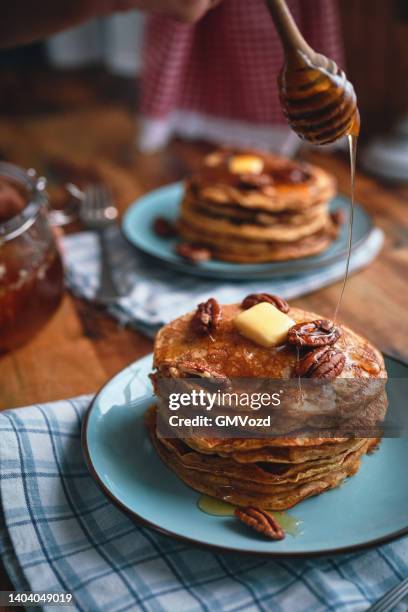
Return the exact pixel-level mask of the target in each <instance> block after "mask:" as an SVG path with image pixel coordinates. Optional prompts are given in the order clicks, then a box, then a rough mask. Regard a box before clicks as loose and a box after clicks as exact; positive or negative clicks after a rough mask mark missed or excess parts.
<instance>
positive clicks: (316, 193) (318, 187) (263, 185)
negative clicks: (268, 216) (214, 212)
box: [187, 149, 336, 212]
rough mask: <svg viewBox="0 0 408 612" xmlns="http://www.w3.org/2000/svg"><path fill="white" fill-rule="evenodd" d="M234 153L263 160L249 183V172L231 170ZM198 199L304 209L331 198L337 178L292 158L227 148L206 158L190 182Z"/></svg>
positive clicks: (274, 208) (269, 208)
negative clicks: (252, 180) (247, 174)
mask: <svg viewBox="0 0 408 612" xmlns="http://www.w3.org/2000/svg"><path fill="white" fill-rule="evenodd" d="M235 155H248V156H254V157H256V158H259V159H261V160H262V162H263V166H264V168H263V170H262V172H261V173H259V174H257V179H256V182H255V183H253V184H252V185H251V182H249V183H248V182H246V181H245V179H247V180H248V176H243V175H244V174H246V173H242V174H239V173H233V172H231V171H230V169H229V166H230V161H231V158H232V157H233V156H235ZM187 189H188V190H191V191H192V193H193V194H194V197H195V199H196V200H197V201H202V202H203V201H209V202H213V203H217V204H219V205H223V204H235V205H237V206H239V207H242V208H246V209H254V208H259V209H262V210H264V211H269V212H277V211H283V210H288V209H290V210H303V209H305V208H308V207H309V206H310V205H312V204H314V203H315V202H316V201H318V200H319V201H322V200H326V201H327V200H329V199H330V198H332V197H333V195H334V194H335V192H336V183H335V180H334V177H333V176H332V175H330V174H329V173H327V172H326V171H325V170H323V169H322V168H319V167H318V166H315V165H312V164H306V163H301V162H297V161H294V160H289V159H287V158H284V157H280V156H278V155H274V154H272V153H265V152H262V151H255V150H246V151H235V150H233V149H224V150H221V151H215V152H214V153H211V154H210V155H208V156H207V157H206V158H205V159H204V164H203V166H202V168H201V169H200V170H199V171H198V172H196V173H195V174H194V175H193V176H192V177H190V179H189V180H188V181H187Z"/></svg>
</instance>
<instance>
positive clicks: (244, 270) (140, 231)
mask: <svg viewBox="0 0 408 612" xmlns="http://www.w3.org/2000/svg"><path fill="white" fill-rule="evenodd" d="M182 195H183V185H182V183H173V184H171V185H166V186H165V187H161V188H160V189H155V190H154V191H151V192H150V193H148V194H146V195H144V196H143V197H141V198H140V199H139V200H136V202H134V203H133V204H132V205H131V206H130V207H129V208H128V210H127V212H126V214H125V216H124V218H123V222H122V229H123V233H124V235H125V236H126V238H127V239H128V240H129V242H131V244H133V245H134V246H135V247H137V248H138V249H139V250H140V251H142V252H143V253H146V254H147V255H150V256H152V257H155V258H156V259H158V260H160V262H161V263H165V264H166V265H168V266H171V267H173V268H176V269H177V270H181V271H183V272H187V273H189V274H195V275H199V276H207V277H212V278H223V279H235V280H245V279H251V280H253V279H254V278H272V277H274V276H290V275H293V274H299V273H300V272H305V271H309V270H316V269H318V268H322V267H324V266H327V265H329V264H331V263H334V262H336V261H339V260H341V259H344V258H345V256H346V254H347V249H348V225H347V224H343V226H342V229H341V231H340V235H339V237H338V238H337V240H335V241H334V242H333V244H332V245H331V246H330V247H329V248H328V249H327V250H326V251H324V253H322V254H320V255H314V256H313V257H303V258H302V259H295V260H290V261H279V262H272V263H261V264H234V263H228V262H224V261H217V260H210V261H206V262H202V263H200V264H191V263H188V262H187V261H185V260H184V259H182V258H181V257H179V256H178V255H177V254H176V253H175V246H176V244H177V240H176V239H174V238H173V239H167V238H166V239H164V238H160V237H159V236H157V235H156V234H155V233H154V232H153V229H152V226H153V222H154V220H155V218H156V217H165V218H167V219H169V220H170V221H175V220H176V219H177V217H178V215H179V206H180V201H181V198H182ZM330 207H331V210H336V209H338V208H341V209H344V211H345V213H346V215H347V216H346V218H348V214H349V208H350V200H348V199H347V198H344V197H342V196H336V197H335V198H334V199H333V200H332V202H331V205H330ZM371 228H372V222H371V219H370V217H369V216H368V215H367V213H366V212H365V211H364V210H363V209H362V208H361V207H360V206H358V205H356V206H355V212H354V224H353V249H355V248H356V247H357V246H358V245H359V244H361V243H362V242H363V241H364V240H365V239H366V238H367V237H368V235H369V233H370V230H371Z"/></svg>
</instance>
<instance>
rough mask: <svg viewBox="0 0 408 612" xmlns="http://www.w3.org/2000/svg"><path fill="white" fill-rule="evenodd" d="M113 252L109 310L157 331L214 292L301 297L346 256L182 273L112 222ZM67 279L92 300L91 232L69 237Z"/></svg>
mask: <svg viewBox="0 0 408 612" xmlns="http://www.w3.org/2000/svg"><path fill="white" fill-rule="evenodd" d="M383 241H384V236H383V232H382V231H381V230H379V229H373V230H372V231H371V233H370V235H369V236H368V238H367V240H366V241H364V243H363V244H361V245H360V246H359V247H358V248H357V249H355V250H354V251H353V253H352V256H351V262H350V271H351V272H355V271H357V270H359V269H360V268H363V267H364V266H366V265H368V264H369V263H370V262H371V261H372V260H373V259H374V258H375V257H376V256H377V254H378V253H379V251H380V250H381V247H382V245H383ZM110 244H111V249H110V254H111V258H112V265H113V269H114V274H115V279H116V282H117V284H118V287H119V288H120V292H121V294H122V295H124V296H125V297H121V298H119V299H118V300H117V302H115V303H114V304H112V305H110V306H109V308H108V310H109V312H110V313H111V314H112V315H113V316H114V317H116V318H117V319H118V320H119V321H120V322H121V323H123V324H130V325H133V326H134V327H136V328H138V329H140V330H142V331H144V332H145V333H147V334H148V335H154V333H155V331H156V330H157V329H158V328H159V327H161V326H162V325H163V324H164V323H168V322H169V321H171V320H172V319H174V318H176V317H177V316H179V315H181V314H184V313H185V312H187V311H188V310H192V309H193V308H195V306H196V305H197V304H198V303H199V302H202V301H204V300H207V299H208V298H209V297H215V298H217V299H218V300H219V302H222V303H224V304H227V303H232V302H237V301H240V300H242V298H243V297H244V296H245V295H248V294H249V293H254V292H256V293H259V292H269V293H275V294H277V295H281V296H282V297H284V298H286V299H290V298H295V297H299V296H301V295H305V294H307V293H311V292H312V291H316V290H317V289H320V288H321V287H325V286H327V285H330V284H331V283H333V282H335V281H337V280H339V279H341V278H343V275H344V270H345V262H344V261H341V262H339V263H335V264H332V265H330V266H328V267H326V268H323V269H320V270H315V271H313V272H307V273H305V272H303V273H302V274H300V275H299V276H293V277H287V278H276V279H273V280H257V281H253V282H232V281H218V280H213V279H205V278H200V277H194V276H189V275H187V274H180V272H175V271H173V270H170V269H168V268H166V267H164V266H163V265H161V264H160V263H158V262H156V261H154V260H153V259H148V258H146V257H145V256H142V255H140V254H139V253H138V252H137V251H136V250H135V249H134V248H133V247H131V246H130V245H129V244H128V243H127V242H126V240H125V239H124V238H123V237H122V236H121V235H120V233H119V231H118V230H116V229H115V228H112V235H111V241H110ZM64 251H65V258H64V259H65V265H66V279H67V283H68V286H69V287H70V288H71V290H72V291H73V292H74V293H75V294H76V295H78V296H80V297H84V298H86V299H88V300H92V298H93V297H94V296H95V293H96V290H97V286H98V278H99V245H98V241H97V239H96V236H95V235H94V234H93V233H92V232H81V233H79V234H74V235H71V236H67V237H65V238H64Z"/></svg>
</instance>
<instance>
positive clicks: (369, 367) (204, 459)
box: [146, 304, 387, 510]
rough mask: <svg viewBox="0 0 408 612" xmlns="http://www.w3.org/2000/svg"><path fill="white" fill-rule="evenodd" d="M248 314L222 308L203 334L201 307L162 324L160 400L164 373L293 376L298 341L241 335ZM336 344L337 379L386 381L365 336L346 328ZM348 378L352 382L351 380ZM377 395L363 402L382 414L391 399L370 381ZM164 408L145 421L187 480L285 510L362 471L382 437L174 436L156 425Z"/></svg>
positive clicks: (296, 314)
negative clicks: (339, 357)
mask: <svg viewBox="0 0 408 612" xmlns="http://www.w3.org/2000/svg"><path fill="white" fill-rule="evenodd" d="M239 312H241V306H240V305H237V304H233V305H228V306H223V308H222V319H221V321H220V323H219V326H218V327H217V330H216V333H214V334H212V335H211V336H202V335H197V333H196V332H195V331H194V328H193V327H192V325H191V321H192V317H193V314H194V313H189V314H187V315H184V316H182V317H180V318H178V319H176V320H175V321H173V322H172V323H170V324H168V325H166V326H165V327H163V328H162V329H161V330H160V332H159V333H158V335H157V338H156V342H155V350H154V368H155V373H154V374H153V375H152V379H153V383H154V387H155V391H156V396H157V406H160V403H161V402H165V401H166V398H165V397H164V396H160V394H161V388H162V387H161V385H160V384H159V383H160V381H163V379H169V378H171V379H182V378H183V377H186V378H188V377H192V376H198V377H199V376H203V377H205V376H208V374H209V373H210V375H211V376H212V377H216V376H217V375H218V376H220V377H228V378H229V379H237V378H243V377H244V378H261V377H262V378H271V379H288V378H291V377H292V376H293V371H294V368H295V365H296V362H297V359H298V357H297V352H296V350H294V348H293V347H290V346H287V345H285V346H283V347H278V348H265V347H262V346H260V345H258V344H255V343H254V342H252V341H251V340H248V339H246V338H244V337H243V336H241V335H240V334H239V333H238V332H237V330H236V328H235V327H234V325H233V319H234V318H235V316H236V315H237V314H238V313H239ZM288 316H290V317H291V318H292V319H293V320H294V321H295V322H303V321H312V320H315V319H318V318H319V316H318V315H316V314H314V313H310V312H305V311H303V310H300V309H297V308H291V309H290V311H289V313H288ZM341 331H342V335H341V337H340V339H339V340H338V341H337V343H336V348H338V350H341V351H342V352H343V353H344V354H345V357H346V361H345V365H344V369H343V371H342V372H341V374H340V375H339V377H338V379H336V380H340V379H359V380H362V381H366V380H370V381H371V380H372V379H375V380H374V381H373V382H379V381H380V379H383V380H385V379H386V372H385V369H384V361H383V358H382V356H381V354H380V353H379V352H378V351H377V350H376V349H375V348H374V347H373V346H371V345H370V344H369V343H368V342H367V341H366V340H365V339H363V338H362V337H361V336H358V335H357V334H355V333H354V332H352V331H351V330H350V329H348V328H346V327H344V326H342V327H341ZM344 382H346V383H347V381H344ZM369 388H370V389H371V395H367V394H366V396H365V398H364V406H365V408H366V409H368V408H369V407H370V406H371V407H374V408H375V412H376V414H380V416H383V415H384V414H385V411H386V407H387V399H386V395H385V393H384V387H383V386H382V385H378V388H377V387H376V385H373V386H372V387H369ZM157 406H152V407H151V408H150V409H149V410H148V412H147V413H146V425H147V428H148V431H149V434H150V437H151V440H152V442H153V445H154V447H155V448H156V450H157V452H158V454H159V456H160V457H161V459H162V460H163V461H164V463H165V464H166V465H167V466H168V467H169V468H170V469H172V470H173V471H174V472H175V473H176V474H177V475H178V476H179V477H180V478H181V479H182V480H183V481H184V482H185V483H186V484H187V485H189V486H190V487H192V488H193V489H195V490H197V491H199V492H201V493H206V494H208V495H211V496H213V497H215V498H218V499H222V500H224V501H228V502H231V503H233V504H237V505H240V506H246V505H252V506H257V507H260V508H264V509H270V510H284V509H286V508H290V507H291V506H293V505H295V504H297V503H298V502H300V501H302V500H303V499H305V498H307V497H310V496H312V495H317V494H319V493H322V492H323V491H325V490H328V489H331V488H333V487H336V486H338V485H339V484H341V482H342V481H343V480H344V479H345V478H346V477H347V476H351V475H353V474H355V473H356V472H357V470H358V469H359V466H360V459H361V457H362V456H363V455H365V454H366V453H367V452H368V451H370V450H371V449H372V448H374V447H375V446H376V445H377V443H378V438H363V437H355V436H351V437H350V436H349V435H342V436H334V437H327V436H324V435H322V433H316V434H315V436H313V437H311V436H310V435H308V436H307V437H305V436H304V435H287V436H282V437H275V436H273V435H271V436H270V437H262V438H260V437H258V438H233V437H210V436H209V435H208V434H207V435H201V434H200V430H197V429H194V430H193V431H192V433H191V435H188V436H187V437H183V438H181V437H180V434H179V433H178V430H177V429H176V428H175V429H174V431H173V432H172V436H163V434H160V433H159V432H158V429H157V418H156V417H157Z"/></svg>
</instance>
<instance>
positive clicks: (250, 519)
mask: <svg viewBox="0 0 408 612" xmlns="http://www.w3.org/2000/svg"><path fill="white" fill-rule="evenodd" d="M234 514H235V516H236V517H237V519H239V520H240V521H242V522H243V523H245V525H248V527H251V528H252V529H255V531H259V533H262V534H263V535H265V536H266V537H267V538H270V539H271V540H283V539H284V537H285V532H284V531H283V529H282V527H281V526H280V525H279V523H278V521H277V520H276V519H275V518H274V517H273V516H272V514H270V513H269V512H266V510H262V509H261V508H254V507H252V506H248V507H247V508H236V509H235V512H234Z"/></svg>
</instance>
